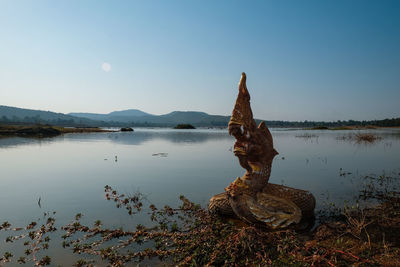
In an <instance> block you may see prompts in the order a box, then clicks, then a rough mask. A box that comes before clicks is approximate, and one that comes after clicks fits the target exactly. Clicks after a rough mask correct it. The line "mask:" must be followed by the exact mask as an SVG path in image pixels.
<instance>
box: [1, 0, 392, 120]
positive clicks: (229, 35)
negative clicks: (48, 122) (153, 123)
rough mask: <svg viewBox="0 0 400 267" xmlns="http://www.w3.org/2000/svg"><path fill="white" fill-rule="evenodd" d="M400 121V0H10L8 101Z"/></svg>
mask: <svg viewBox="0 0 400 267" xmlns="http://www.w3.org/2000/svg"><path fill="white" fill-rule="evenodd" d="M242 71H245V72H246V73H247V76H248V88H249V90H250V94H251V96H252V107H253V112H254V114H255V116H256V117H257V118H262V119H267V120H347V119H382V118H386V117H400V104H399V102H400V1H387V0H385V1H378V0H377V1H366V0H360V1H347V0H346V1H331V0H326V1H319V0H318V1H297V0H296V1H287V0H283V1H234V0H229V1H228V0H227V1H215V0H212V1H211V0H210V1H189V0H188V1H183V0H181V1H173V0H164V1H153V0H149V1H128V0H127V1H97V0H96V1H88V0H85V1H80V0H77V1H70V0H68V1H67V0H65V1H61V0H60V1H53V0H52V1H41V0H38V1H31V0H27V1H22V0H8V1H7V0H0V105H8V106H17V107H24V108H32V109H42V110H51V111H56V112H63V113H67V112H96V113H108V112H111V111H114V110H122V109H128V108H136V109H141V110H143V111H146V112H149V113H153V114H164V113H168V112H171V111H174V110H195V111H204V112H207V113H210V114H221V115H228V114H230V113H231V110H232V107H233V104H234V101H235V98H236V93H237V83H238V81H239V79H240V74H241V72H242Z"/></svg>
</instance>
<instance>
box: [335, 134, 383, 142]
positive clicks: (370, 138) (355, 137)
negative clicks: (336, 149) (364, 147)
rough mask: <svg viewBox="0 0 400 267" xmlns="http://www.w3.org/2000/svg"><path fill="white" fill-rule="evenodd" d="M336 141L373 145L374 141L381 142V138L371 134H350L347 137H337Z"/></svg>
mask: <svg viewBox="0 0 400 267" xmlns="http://www.w3.org/2000/svg"><path fill="white" fill-rule="evenodd" d="M336 139H337V140H347V141H354V142H356V143H357V144H373V143H375V142H376V141H379V140H381V139H382V137H381V136H378V135H376V134H373V133H356V134H353V133H350V134H347V135H342V136H338V137H337V138H336Z"/></svg>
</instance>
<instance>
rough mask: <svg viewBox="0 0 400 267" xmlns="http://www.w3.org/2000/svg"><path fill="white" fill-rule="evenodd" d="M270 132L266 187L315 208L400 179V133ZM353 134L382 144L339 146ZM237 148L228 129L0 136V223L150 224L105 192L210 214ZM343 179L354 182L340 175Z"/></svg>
mask: <svg viewBox="0 0 400 267" xmlns="http://www.w3.org/2000/svg"><path fill="white" fill-rule="evenodd" d="M271 132H272V135H273V138H274V144H275V148H276V150H277V151H278V152H279V155H278V156H276V158H275V160H274V162H273V166H272V174H271V179H270V181H271V182H273V183H278V184H285V185H287V186H291V187H295V188H300V189H305V190H309V191H311V192H312V193H313V194H314V196H315V197H316V199H317V209H318V208H321V207H323V205H324V203H326V202H327V201H333V202H336V203H338V204H340V203H343V200H345V199H352V198H353V197H354V196H356V195H357V194H358V191H359V183H358V182H357V181H358V180H357V179H358V178H359V177H362V176H363V175H369V174H377V175H380V174H382V173H386V174H390V173H397V174H399V173H400V130H399V129H379V130H363V131H323V130H321V131H307V130H287V129H271ZM359 132H372V133H374V134H376V135H378V136H379V137H381V139H380V140H378V141H377V142H375V143H373V144H364V143H360V144H358V143H356V142H355V141H354V140H347V139H346V140H342V137H343V136H347V135H349V134H350V133H359ZM233 144H234V139H233V138H232V137H231V136H229V135H228V133H227V130H226V129H224V130H214V129H196V130H171V129H135V131H134V132H115V133H89V134H66V135H62V136H59V137H55V138H45V139H26V138H16V137H13V138H1V139H0V167H1V171H0V182H1V186H0V223H1V222H3V221H9V222H10V223H12V224H13V225H15V226H25V225H27V224H28V223H29V222H31V221H32V220H34V219H37V218H40V217H41V216H42V215H43V212H47V211H57V213H56V215H55V217H56V219H57V225H62V224H65V223H68V222H70V221H71V220H72V219H73V217H74V215H75V214H77V213H83V214H84V222H87V223H92V222H93V221H95V220H96V219H100V220H102V221H103V222H104V224H105V225H106V226H112V227H119V226H124V227H129V226H131V225H133V224H135V223H142V222H145V221H146V220H145V219H144V218H140V217H139V218H132V217H131V216H129V215H128V214H127V213H126V212H125V211H124V210H120V209H116V208H115V205H114V203H112V202H109V201H106V200H105V197H104V186H105V185H110V186H112V187H113V188H114V189H116V190H118V192H119V193H128V194H129V193H134V192H137V191H140V192H142V193H143V194H145V195H146V198H147V199H148V200H149V202H151V203H154V204H155V205H156V206H157V205H158V206H162V205H165V204H169V205H172V206H176V205H178V204H179V203H180V202H179V196H180V195H185V196H186V197H188V198H189V199H190V200H192V201H194V202H197V203H200V204H202V205H203V206H206V205H207V203H208V200H209V198H210V197H211V196H213V195H214V194H217V193H220V192H222V191H223V190H224V188H225V187H226V186H227V185H229V183H230V182H231V181H232V180H233V179H235V178H236V177H238V176H242V175H243V173H244V170H243V169H242V168H241V167H240V166H239V164H238V161H237V158H236V157H235V156H234V155H233V153H232V147H233ZM158 153H167V154H158ZM344 172H346V173H351V174H348V175H345V176H341V175H340V174H341V173H344ZM353 178H357V179H356V180H355V179H353ZM355 181H356V182H355ZM39 198H40V200H41V206H39V205H38V200H39ZM0 236H1V237H3V236H4V234H1V235H0ZM3 240H4V238H3ZM3 244H4V243H3ZM11 249H12V247H11ZM14 249H15V248H14ZM6 250H10V247H9V248H6V247H5V246H3V245H1V246H0V253H1V252H4V251H6ZM60 251H61V250H60ZM53 253H54V252H53ZM59 253H61V252H59ZM69 255H71V253H70V252H69Z"/></svg>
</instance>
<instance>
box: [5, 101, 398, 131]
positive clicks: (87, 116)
mask: <svg viewBox="0 0 400 267" xmlns="http://www.w3.org/2000/svg"><path fill="white" fill-rule="evenodd" d="M229 120H230V116H220V115H210V114H207V113H205V112H198V111H174V112H171V113H168V114H164V115H152V114H149V113H146V112H143V111H140V110H137V109H129V110H122V111H114V112H111V113H109V114H96V113H69V114H68V115H67V114H63V113H55V112H51V111H42V110H32V109H23V108H16V107H8V106H1V105H0V123H9V124H11V123H20V124H32V123H35V124H36V123H40V124H51V125H59V126H93V127H94V126H96V127H126V126H129V127H141V126H144V127H146V126H150V127H174V126H176V125H177V124H192V125H194V126H196V127H210V126H227V125H228V122H229ZM256 122H257V123H259V122H260V120H258V119H256ZM265 122H266V124H267V126H268V127H318V126H326V127H337V126H367V125H375V126H381V127H392V126H400V118H392V119H384V120H373V121H354V120H349V121H336V122H334V121H333V122H323V121H320V122H318V121H304V122H303V121H297V122H296V121H265Z"/></svg>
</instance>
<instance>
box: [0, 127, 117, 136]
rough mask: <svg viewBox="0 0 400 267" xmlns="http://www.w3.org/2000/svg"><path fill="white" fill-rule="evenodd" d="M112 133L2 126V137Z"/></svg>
mask: <svg viewBox="0 0 400 267" xmlns="http://www.w3.org/2000/svg"><path fill="white" fill-rule="evenodd" d="M93 132H96V133H98V132H111V131H109V130H103V129H100V128H65V127H58V126H48V125H24V126H20V125H0V136H21V137H53V136H57V135H61V134H65V133H93Z"/></svg>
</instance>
